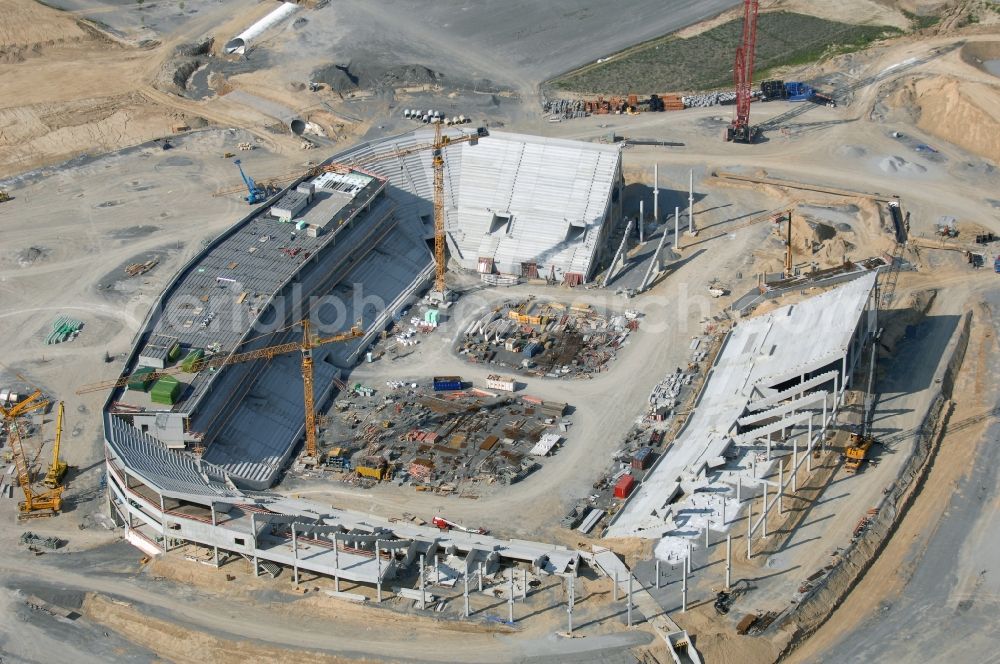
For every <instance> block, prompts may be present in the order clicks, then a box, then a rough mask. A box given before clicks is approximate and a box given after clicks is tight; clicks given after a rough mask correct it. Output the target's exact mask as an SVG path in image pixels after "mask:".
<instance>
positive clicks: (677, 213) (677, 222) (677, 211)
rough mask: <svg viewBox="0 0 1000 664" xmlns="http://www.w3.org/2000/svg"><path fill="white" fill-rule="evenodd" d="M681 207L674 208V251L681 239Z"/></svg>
mask: <svg viewBox="0 0 1000 664" xmlns="http://www.w3.org/2000/svg"><path fill="white" fill-rule="evenodd" d="M680 237H681V208H680V206H677V207H675V208H674V251H676V250H677V245H678V243H679V242H680V241H681V240H680Z"/></svg>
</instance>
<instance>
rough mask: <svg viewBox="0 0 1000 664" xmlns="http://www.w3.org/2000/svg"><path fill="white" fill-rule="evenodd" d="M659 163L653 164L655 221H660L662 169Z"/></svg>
mask: <svg viewBox="0 0 1000 664" xmlns="http://www.w3.org/2000/svg"><path fill="white" fill-rule="evenodd" d="M659 166H660V165H659V164H653V222H654V223H657V224H658V223H660V171H659Z"/></svg>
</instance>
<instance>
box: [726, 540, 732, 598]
mask: <svg viewBox="0 0 1000 664" xmlns="http://www.w3.org/2000/svg"><path fill="white" fill-rule="evenodd" d="M732 572H733V536H732V535H726V590H729V588H730V587H732V583H731V581H732Z"/></svg>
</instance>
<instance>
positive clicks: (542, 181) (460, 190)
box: [334, 129, 622, 281]
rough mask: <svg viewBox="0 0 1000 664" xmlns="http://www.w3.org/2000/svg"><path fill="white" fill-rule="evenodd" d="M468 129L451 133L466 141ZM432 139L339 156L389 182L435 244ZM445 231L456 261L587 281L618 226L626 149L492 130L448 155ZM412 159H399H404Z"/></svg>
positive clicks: (419, 136)
mask: <svg viewBox="0 0 1000 664" xmlns="http://www.w3.org/2000/svg"><path fill="white" fill-rule="evenodd" d="M463 133H467V132H463V131H461V130H456V129H449V130H445V135H450V136H453V137H455V136H461V135H462V134H463ZM433 139H434V133H433V132H432V131H430V130H417V131H414V132H410V133H407V134H403V135H401V136H396V137H393V138H387V139H382V140H379V141H372V142H370V143H365V144H362V145H360V146H358V147H356V148H353V149H351V150H348V151H347V152H344V153H342V154H339V155H337V156H335V157H334V160H335V161H343V162H346V163H357V164H362V165H364V166H365V167H366V168H369V169H371V171H372V172H374V173H377V174H378V175H380V176H381V177H385V178H386V179H388V180H389V183H390V187H389V196H390V198H394V199H395V200H396V201H397V202H398V203H399V209H400V213H401V215H402V216H403V218H404V219H405V220H406V221H409V222H410V223H412V224H413V225H414V226H415V227H417V228H420V229H421V230H422V232H423V233H424V235H425V237H432V236H433V225H432V221H433V206H432V203H433V198H434V191H433V171H432V163H431V151H430V150H416V151H414V148H417V147H420V146H426V145H430V144H432V143H433ZM445 151H446V154H445V168H444V187H445V196H444V201H445V217H446V223H445V230H446V233H447V238H448V246H449V249H450V251H451V256H452V259H453V260H457V261H458V263H459V264H461V265H462V267H464V268H467V269H471V270H479V269H480V266H482V265H484V264H485V265H488V266H491V267H489V268H487V269H491V270H496V271H499V272H502V273H508V274H518V275H519V274H521V267H522V264H525V263H533V264H535V265H536V267H537V271H538V274H539V275H542V276H552V275H554V276H555V277H556V279H559V280H563V279H566V278H567V275H574V276H570V277H569V278H570V279H571V280H572V279H574V278H575V276H578V278H579V280H582V281H589V280H590V279H591V278H592V277H593V275H594V272H595V271H596V268H597V263H598V261H599V260H600V259H601V258H602V256H603V255H604V253H605V252H606V251H607V238H608V235H609V233H610V231H611V229H612V227H613V226H614V225H615V223H617V221H618V219H619V218H620V216H621V215H620V209H619V205H618V204H617V202H618V196H619V191H618V187H619V186H620V183H621V177H622V174H621V153H620V149H619V147H618V146H615V145H601V144H598V143H589V142H583V141H572V140H565V139H555V138H542V137H538V136H528V135H523V134H512V133H506V132H491V133H490V134H489V136H484V137H482V138H480V139H479V140H478V141H476V142H475V143H472V142H466V143H460V144H456V145H453V146H451V147H448V148H446V149H445ZM400 152H402V153H406V154H402V155H397V153H400Z"/></svg>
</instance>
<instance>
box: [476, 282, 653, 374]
mask: <svg viewBox="0 0 1000 664" xmlns="http://www.w3.org/2000/svg"><path fill="white" fill-rule="evenodd" d="M638 329H639V319H638V314H637V313H635V312H626V313H625V314H621V315H605V314H602V313H599V312H598V311H596V310H595V309H594V308H592V307H591V306H590V305H588V304H579V303H578V304H573V305H570V306H568V307H567V306H566V305H564V304H561V303H558V302H538V301H535V300H534V298H528V299H526V300H516V301H515V300H511V301H508V302H505V303H503V304H502V305H500V306H498V307H496V308H494V309H492V310H490V311H489V312H488V313H486V314H484V315H483V316H482V317H481V318H478V319H476V320H474V321H473V322H472V323H471V324H470V325H469V327H468V328H467V329H466V330H465V334H464V335H463V337H462V338H461V339H460V340H459V342H458V346H457V352H458V353H459V354H460V355H462V356H464V357H465V358H466V359H467V360H468V361H469V362H473V363H488V364H491V365H495V366H498V367H509V368H511V369H513V370H516V371H519V372H520V373H521V374H523V375H529V376H546V377H548V378H561V377H564V376H571V377H574V378H583V377H589V376H590V375H592V374H594V373H598V372H600V371H604V370H606V368H607V364H608V363H609V362H610V361H611V360H613V359H614V358H615V356H616V354H617V352H618V350H619V349H620V348H621V347H622V346H624V345H625V344H627V343H628V338H629V335H630V334H631V333H632V332H634V331H635V330H638Z"/></svg>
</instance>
